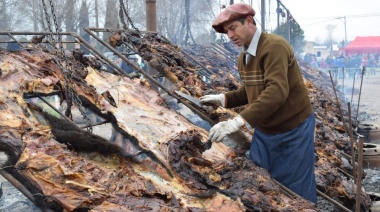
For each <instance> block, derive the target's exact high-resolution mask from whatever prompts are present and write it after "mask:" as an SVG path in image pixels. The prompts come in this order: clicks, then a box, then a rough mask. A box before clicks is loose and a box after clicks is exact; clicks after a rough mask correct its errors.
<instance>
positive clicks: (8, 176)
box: [0, 170, 54, 212]
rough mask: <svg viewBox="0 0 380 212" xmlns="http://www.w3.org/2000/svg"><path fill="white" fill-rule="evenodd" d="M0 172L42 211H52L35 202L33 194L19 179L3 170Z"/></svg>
mask: <svg viewBox="0 0 380 212" xmlns="http://www.w3.org/2000/svg"><path fill="white" fill-rule="evenodd" d="M0 174H1V175H2V176H3V177H4V178H5V179H6V180H7V181H8V182H9V183H10V184H12V185H13V186H14V187H15V188H16V189H17V190H19V191H20V192H21V193H22V194H23V195H24V196H26V197H27V198H28V199H29V200H30V201H31V202H33V203H34V204H35V205H36V206H37V207H38V208H40V209H41V210H42V211H44V212H54V211H53V210H52V209H50V208H47V207H46V205H41V204H36V199H35V198H34V195H35V194H32V193H31V192H30V191H29V190H28V189H27V188H26V187H25V186H24V185H23V184H22V183H20V181H18V180H17V179H16V178H14V177H13V176H12V175H11V174H9V173H8V172H7V171H5V170H0Z"/></svg>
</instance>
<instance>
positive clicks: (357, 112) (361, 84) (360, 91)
mask: <svg viewBox="0 0 380 212" xmlns="http://www.w3.org/2000/svg"><path fill="white" fill-rule="evenodd" d="M365 69H366V67H365V66H363V68H362V78H361V80H360V89H359V99H358V105H357V107H356V121H358V117H359V106H360V96H361V94H362V86H363V77H364V72H365Z"/></svg>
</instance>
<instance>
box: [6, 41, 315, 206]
mask: <svg viewBox="0 0 380 212" xmlns="http://www.w3.org/2000/svg"><path fill="white" fill-rule="evenodd" d="M56 57H57V56H56V55H53V54H50V53H47V52H44V51H41V50H39V49H37V48H31V49H28V51H21V52H5V51H0V60H1V64H0V69H1V76H0V82H1V85H2V86H1V89H0V113H1V116H0V144H1V145H0V147H1V149H0V150H1V151H3V152H5V153H6V154H7V155H8V156H9V160H8V161H7V162H6V163H5V164H3V166H7V168H6V170H7V171H8V172H9V173H11V174H12V175H14V176H15V177H16V178H18V179H19V180H20V181H21V182H22V183H23V184H25V186H26V187H27V188H28V189H29V190H30V191H31V192H32V193H33V194H34V195H35V196H38V198H37V199H38V202H37V204H41V205H42V204H45V205H47V206H48V207H50V208H52V209H54V210H55V211H60V210H68V211H74V210H91V211H146V210H151V211H244V210H247V211H267V210H273V211H318V210H317V209H316V208H315V206H314V205H313V204H311V203H309V202H307V201H305V200H303V199H302V198H299V197H289V196H287V195H285V194H283V193H282V191H281V190H280V188H279V187H278V185H276V183H275V182H274V181H273V180H272V179H271V177H270V176H269V174H268V173H267V172H266V171H265V170H263V169H260V168H258V167H256V166H255V165H254V164H252V163H251V162H250V161H249V160H248V159H246V158H244V157H236V154H235V153H234V149H231V148H229V147H227V146H226V145H224V144H223V143H218V144H213V146H212V147H211V149H209V150H207V151H205V149H204V146H203V143H202V141H205V140H206V137H207V132H206V131H205V130H203V129H202V128H199V127H197V126H195V125H193V124H191V123H190V122H189V121H188V120H186V119H185V118H184V117H182V116H181V115H179V114H178V113H177V112H176V111H174V110H172V109H170V108H169V107H167V105H166V104H165V102H164V101H163V100H162V99H161V97H160V96H159V95H158V93H157V92H156V91H154V90H152V89H150V88H149V87H146V86H144V84H142V83H141V81H140V80H139V79H135V80H131V79H129V78H126V77H121V76H116V75H112V74H110V73H106V72H100V71H98V70H95V69H92V68H90V67H83V66H80V65H78V66H73V67H72V69H71V70H75V73H77V74H75V75H74V76H75V77H74V76H72V77H70V80H69V81H67V80H66V79H65V77H64V74H65V71H62V70H61V68H60V66H58V65H57V63H56ZM69 59H70V60H72V58H66V59H62V58H61V61H67V60H69ZM67 76H68V75H66V77H67ZM67 83H68V84H69V86H70V87H71V88H72V89H73V91H74V92H75V93H76V94H77V95H78V96H79V97H80V99H81V100H82V101H81V103H82V106H84V107H86V108H89V109H92V110H93V111H94V112H96V113H98V114H99V115H100V116H102V117H104V118H105V119H107V120H108V121H110V122H111V124H112V125H113V126H114V127H115V128H117V129H118V130H119V132H121V133H122V134H123V136H124V137H125V141H124V143H122V144H121V145H120V147H121V148H122V149H123V152H122V153H120V152H119V151H116V152H110V154H106V151H105V150H99V148H98V147H96V146H95V144H99V145H104V146H107V142H108V143H109V144H112V143H110V141H108V140H106V139H102V138H99V137H96V136H93V135H91V133H90V132H88V131H84V130H83V129H80V128H78V127H76V126H74V124H73V123H72V122H71V121H70V120H68V119H66V118H62V117H61V116H60V115H58V114H55V113H52V111H50V112H49V111H46V110H44V111H45V112H49V114H52V117H50V119H51V120H52V119H54V117H55V119H54V120H55V122H54V123H61V126H60V125H59V124H51V123H53V122H51V120H50V122H49V118H47V116H46V115H44V113H45V112H41V108H39V104H36V103H35V102H33V101H30V100H27V99H25V98H26V97H27V96H36V95H39V96H45V95H49V94H51V93H57V92H58V93H59V95H60V96H61V98H62V99H64V100H67V98H66V94H67V93H66V90H65V88H66V87H67V86H65V85H66V84H67ZM24 97H25V98H24ZM42 98H43V97H42ZM79 106H81V105H77V107H79ZM70 125H72V126H71V127H70ZM63 126H65V127H66V128H64V127H63ZM63 128H64V129H65V132H67V133H66V134H65V135H61V134H59V133H57V132H59V131H62V129H63ZM78 133H79V134H80V135H81V137H79V136H78ZM78 137H79V138H80V139H78ZM74 142H75V143H74ZM80 142H81V143H80ZM79 143H80V144H79ZM91 145H94V147H91ZM112 145H114V144H112ZM131 146H132V147H131ZM92 150H93V151H92ZM125 154H129V156H131V155H136V157H133V158H131V157H129V156H128V157H125Z"/></svg>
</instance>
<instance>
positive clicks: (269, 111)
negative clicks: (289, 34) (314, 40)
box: [226, 33, 312, 134]
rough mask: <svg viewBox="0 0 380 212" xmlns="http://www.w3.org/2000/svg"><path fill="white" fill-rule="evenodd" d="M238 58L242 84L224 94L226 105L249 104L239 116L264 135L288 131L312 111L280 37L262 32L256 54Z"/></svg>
mask: <svg viewBox="0 0 380 212" xmlns="http://www.w3.org/2000/svg"><path fill="white" fill-rule="evenodd" d="M243 57H244V54H243V53H241V54H240V55H239V58H238V67H239V74H240V77H241V79H242V81H243V84H244V86H242V87H241V88H239V89H238V90H236V91H231V92H228V93H226V107H227V108H231V107H236V106H241V105H245V104H248V107H246V109H245V110H243V111H242V112H241V113H240V115H241V116H242V117H243V118H244V119H245V120H246V121H247V122H248V123H249V124H250V125H251V126H252V127H255V128H258V129H260V130H261V131H263V132H264V133H267V134H277V133H282V132H286V131H289V130H291V129H293V128H294V127H296V126H298V125H299V124H300V123H302V122H304V121H305V120H306V118H307V117H309V116H310V114H311V113H312V106H311V103H310V99H309V96H308V90H307V88H306V86H305V83H304V81H303V77H302V74H301V72H300V69H299V66H298V64H297V61H296V59H295V56H294V53H293V50H292V47H291V46H290V45H289V43H288V42H287V41H286V40H285V39H284V38H282V37H281V36H278V35H274V34H266V33H262V34H261V36H260V39H259V43H258V46H257V53H256V56H255V57H253V56H251V57H250V59H249V61H248V63H247V64H244V62H243Z"/></svg>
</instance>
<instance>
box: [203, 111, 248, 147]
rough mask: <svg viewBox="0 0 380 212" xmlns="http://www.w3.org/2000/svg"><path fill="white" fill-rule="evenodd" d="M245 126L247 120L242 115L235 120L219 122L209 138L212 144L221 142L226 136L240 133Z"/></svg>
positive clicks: (211, 130)
mask: <svg viewBox="0 0 380 212" xmlns="http://www.w3.org/2000/svg"><path fill="white" fill-rule="evenodd" d="M244 125H245V120H244V119H243V118H242V117H241V116H240V115H239V116H236V117H235V118H233V119H230V120H227V121H222V122H219V123H217V124H215V125H214V126H213V127H212V128H211V129H210V133H209V134H208V138H209V140H210V141H212V142H220V141H222V139H223V137H224V136H226V135H228V134H231V133H234V132H236V131H238V130H239V129H240V128H241V127H242V126H244Z"/></svg>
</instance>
